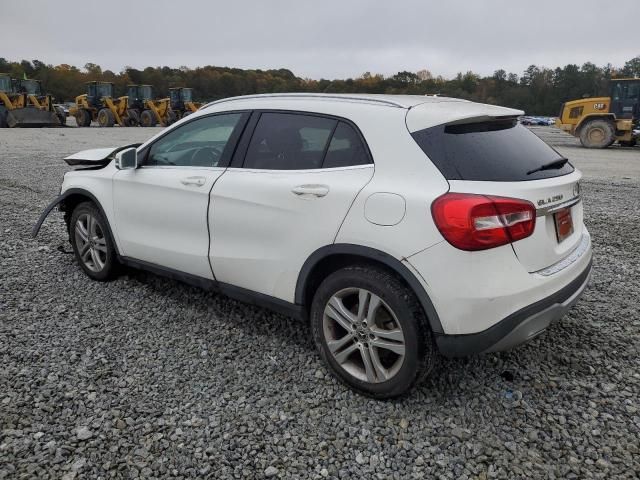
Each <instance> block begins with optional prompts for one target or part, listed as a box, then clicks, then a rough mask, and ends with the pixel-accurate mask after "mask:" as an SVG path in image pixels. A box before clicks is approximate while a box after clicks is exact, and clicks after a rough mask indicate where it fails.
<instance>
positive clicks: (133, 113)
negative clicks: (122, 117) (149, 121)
mask: <svg viewBox="0 0 640 480" xmlns="http://www.w3.org/2000/svg"><path fill="white" fill-rule="evenodd" d="M127 119H128V121H127V125H128V126H129V127H137V126H139V125H140V114H139V113H138V111H137V110H135V109H133V108H130V109H129V110H127Z"/></svg>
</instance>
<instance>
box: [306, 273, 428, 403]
mask: <svg viewBox="0 0 640 480" xmlns="http://www.w3.org/2000/svg"><path fill="white" fill-rule="evenodd" d="M361 305H362V306H361ZM340 311H342V312H343V315H338V314H337V312H340ZM310 317H311V331H312V333H313V338H314V341H315V343H316V346H317V348H318V350H319V352H320V356H321V357H322V359H323V360H324V361H325V363H326V364H327V365H328V366H329V369H330V370H331V371H332V372H333V374H334V375H335V376H336V377H337V378H338V379H339V380H341V381H342V382H344V383H345V384H347V385H348V386H349V387H351V388H353V389H354V390H356V391H358V392H360V393H362V394H364V395H367V396H370V397H374V398H392V397H397V396H400V395H402V394H404V393H406V392H407V391H409V390H410V389H411V388H412V387H413V386H414V385H415V384H416V383H418V382H419V381H421V380H422V379H423V378H424V377H426V375H427V374H428V373H429V372H430V371H431V369H432V368H433V365H434V363H435V359H436V347H435V345H434V340H433V335H432V333H431V329H430V328H429V323H428V320H427V318H426V316H425V314H424V312H423V310H422V308H421V306H420V304H419V303H418V300H417V298H416V296H415V294H414V293H413V292H412V291H411V290H410V289H409V288H408V287H407V286H406V285H404V284H403V283H402V282H401V281H400V280H399V279H398V278H397V277H396V276H394V275H393V274H391V273H389V272H387V271H386V270H383V269H381V268H377V267H370V266H352V267H347V268H343V269H341V270H338V271H336V272H334V273H332V274H331V275H329V276H328V277H327V278H326V279H325V280H324V281H323V282H322V283H321V284H320V287H318V290H317V291H316V293H315V296H314V298H313V303H312V305H311V315H310ZM337 317H340V318H337Z"/></svg>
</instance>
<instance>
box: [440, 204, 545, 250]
mask: <svg viewBox="0 0 640 480" xmlns="http://www.w3.org/2000/svg"><path fill="white" fill-rule="evenodd" d="M431 213H432V215H433V219H434V220H435V223H436V226H437V227H438V230H440V233H442V236H443V237H444V238H445V239H446V240H447V241H448V242H449V243H450V244H451V245H453V246H454V247H456V248H459V249H461V250H486V249H487V248H494V247H499V246H500V245H506V244H507V243H509V242H515V241H517V240H522V239H523V238H526V237H528V236H529V235H531V234H532V233H533V230H534V228H535V224H536V209H535V207H534V206H533V204H532V203H531V202H528V201H526V200H519V199H517V198H505V197H493V196H489V195H475V194H469V193H445V194H444V195H442V196H441V197H438V198H437V199H436V200H435V201H434V202H433V204H432V205H431Z"/></svg>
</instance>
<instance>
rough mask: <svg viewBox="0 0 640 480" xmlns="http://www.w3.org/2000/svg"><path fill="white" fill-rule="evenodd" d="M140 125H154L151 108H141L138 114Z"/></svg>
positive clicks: (154, 120)
mask: <svg viewBox="0 0 640 480" xmlns="http://www.w3.org/2000/svg"><path fill="white" fill-rule="evenodd" d="M140 125H142V126H143V127H155V126H156V116H155V114H154V113H153V112H152V111H151V110H143V111H142V113H141V114H140Z"/></svg>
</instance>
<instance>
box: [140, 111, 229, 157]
mask: <svg viewBox="0 0 640 480" xmlns="http://www.w3.org/2000/svg"><path fill="white" fill-rule="evenodd" d="M241 118H242V113H229V114H224V115H213V116H209V117H203V118H199V119H197V120H194V121H192V122H189V123H186V124H184V125H182V126H180V127H177V128H176V129H175V130H172V131H171V132H169V133H167V134H166V135H165V136H164V137H162V138H161V139H159V140H158V141H157V142H155V143H154V144H153V145H151V148H150V149H149V155H148V157H147V161H146V162H145V165H179V166H191V167H217V166H218V165H219V164H220V160H221V158H222V155H223V153H224V151H225V148H226V146H227V143H228V141H229V138H230V137H231V134H232V133H233V131H234V129H235V128H236V127H237V125H238V123H239V122H240V119H241Z"/></svg>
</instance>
